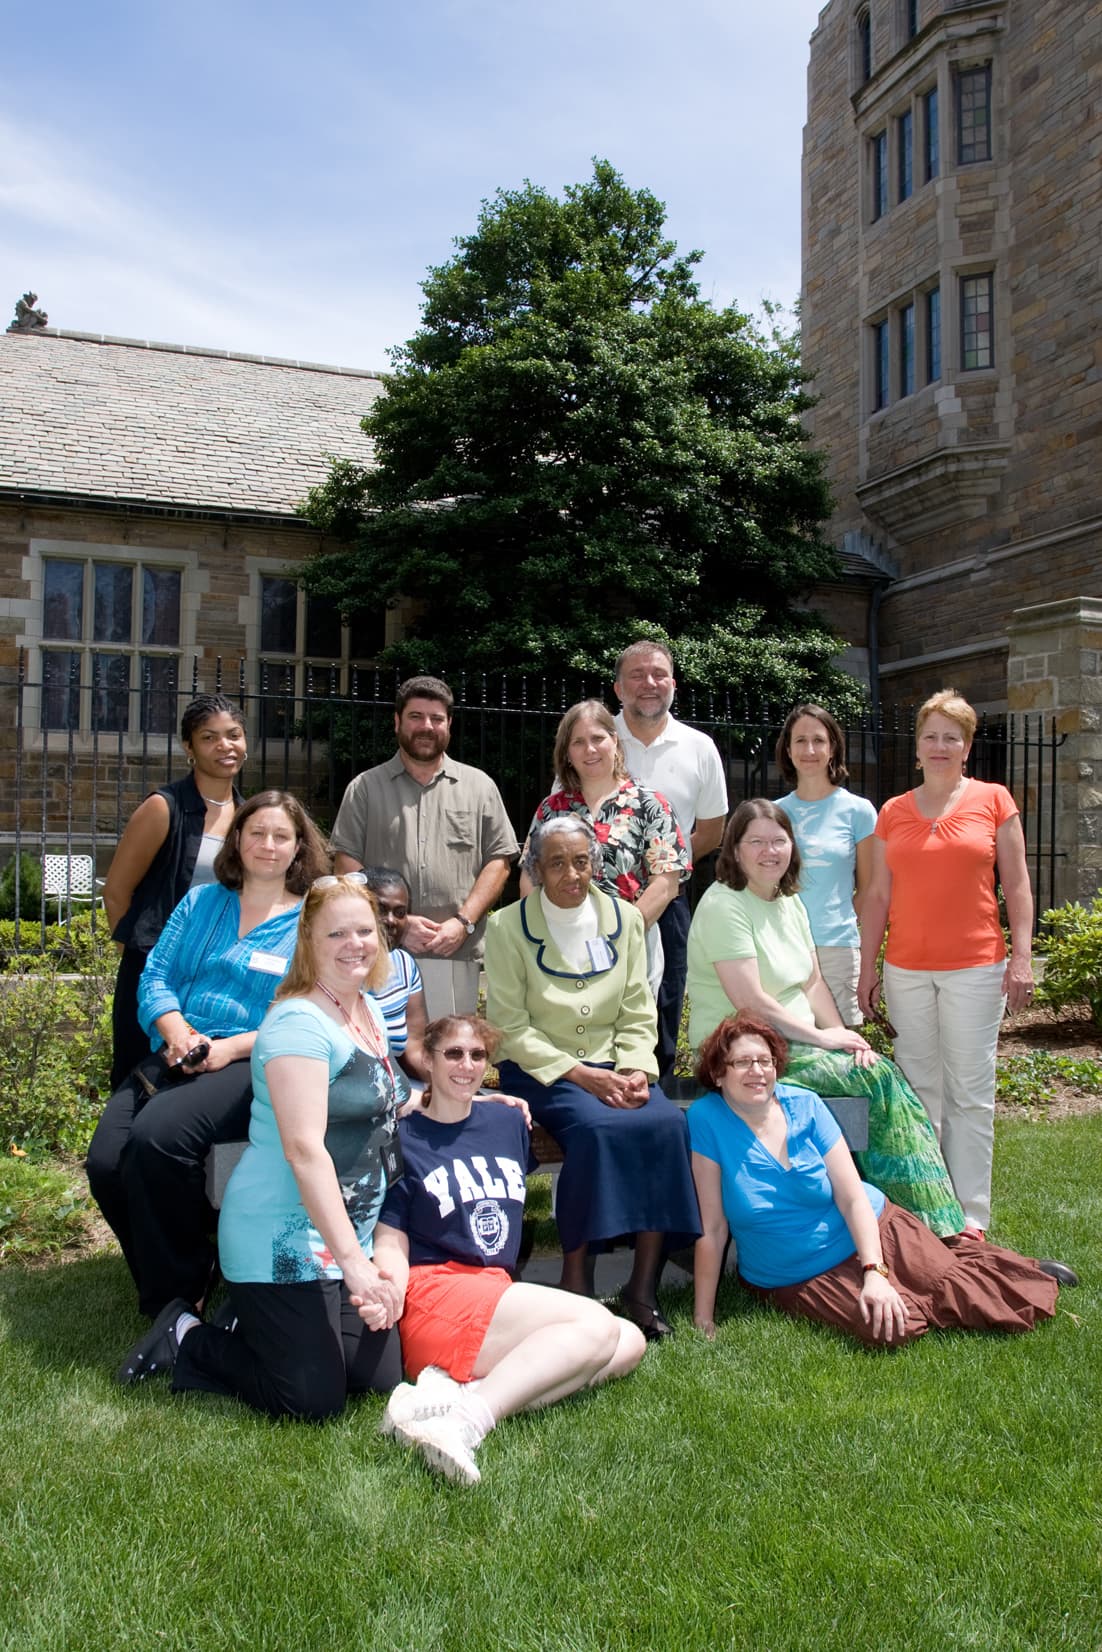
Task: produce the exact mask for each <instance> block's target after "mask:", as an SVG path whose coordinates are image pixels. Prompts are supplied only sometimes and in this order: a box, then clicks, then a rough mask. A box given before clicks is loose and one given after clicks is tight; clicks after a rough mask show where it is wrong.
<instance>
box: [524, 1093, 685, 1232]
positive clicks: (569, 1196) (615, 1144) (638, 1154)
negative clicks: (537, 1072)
mask: <svg viewBox="0 0 1102 1652" xmlns="http://www.w3.org/2000/svg"><path fill="white" fill-rule="evenodd" d="M500 1073H501V1088H502V1089H503V1090H506V1091H508V1092H509V1093H510V1094H512V1095H517V1096H523V1097H524V1099H525V1101H526V1102H527V1103H528V1105H529V1107H530V1108H531V1109H532V1117H533V1118H534V1119H535V1121H536V1123H537V1124H541V1125H542V1126H543V1128H544V1129H545V1130H546V1131H547V1132H548V1133H549V1134H550V1135H552V1136H554V1138H555V1140H556V1141H557V1142H558V1144H559V1146H560V1147H561V1148H562V1151H563V1167H562V1170H561V1172H560V1174H559V1185H558V1190H557V1193H556V1196H555V1220H556V1221H557V1223H558V1227H559V1238H560V1239H561V1241H562V1248H563V1250H564V1251H570V1250H577V1248H578V1246H579V1245H586V1244H589V1245H594V1246H599V1245H601V1244H604V1243H607V1242H608V1241H609V1240H610V1239H618V1238H620V1237H621V1236H622V1235H624V1234H633V1233H664V1234H665V1235H666V1236H667V1240H668V1242H669V1247H670V1249H673V1250H676V1249H677V1248H678V1247H679V1246H682V1245H688V1244H691V1243H692V1242H693V1240H694V1239H698V1238H699V1237H700V1211H699V1208H698V1206H697V1202H696V1189H695V1187H694V1186H693V1173H692V1164H691V1162H690V1159H689V1129H688V1125H687V1124H686V1122H685V1115H684V1113H682V1111H681V1109H680V1107H675V1106H674V1104H673V1102H672V1101H670V1100H668V1098H667V1097H666V1096H664V1095H663V1093H662V1091H661V1090H660V1089H659V1088H658V1086H657V1084H652V1085H651V1088H650V1100H649V1101H647V1102H646V1103H645V1105H644V1106H642V1107H631V1108H628V1107H606V1106H605V1104H604V1102H603V1101H598V1099H597V1097H596V1096H593V1095H590V1093H589V1091H588V1090H583V1089H581V1088H580V1087H579V1086H578V1085H577V1084H571V1083H570V1082H569V1081H568V1080H567V1079H563V1078H560V1079H558V1080H557V1081H556V1082H555V1083H554V1084H551V1085H546V1084H540V1083H538V1082H537V1081H536V1080H535V1079H534V1078H532V1077H531V1076H530V1075H529V1074H528V1073H526V1072H525V1071H524V1070H523V1068H521V1067H518V1066H517V1064H516V1062H515V1061H503V1062H502V1063H501V1067H500Z"/></svg>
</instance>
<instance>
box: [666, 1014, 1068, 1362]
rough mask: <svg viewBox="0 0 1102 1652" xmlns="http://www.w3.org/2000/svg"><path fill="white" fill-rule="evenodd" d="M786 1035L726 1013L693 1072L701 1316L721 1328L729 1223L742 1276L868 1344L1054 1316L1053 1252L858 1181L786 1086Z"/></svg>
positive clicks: (801, 1098) (800, 1095)
mask: <svg viewBox="0 0 1102 1652" xmlns="http://www.w3.org/2000/svg"><path fill="white" fill-rule="evenodd" d="M787 1058H788V1047H787V1045H786V1044H785V1041H784V1039H783V1038H782V1037H781V1036H780V1034H779V1033H778V1032H776V1031H775V1030H774V1029H773V1028H772V1027H771V1026H769V1025H768V1024H767V1023H766V1022H764V1021H756V1020H754V1019H752V1018H751V1017H750V1016H748V1015H737V1016H729V1017H728V1018H727V1020H726V1021H722V1022H721V1023H720V1025H719V1026H718V1027H717V1028H716V1029H715V1031H714V1032H712V1033H711V1034H710V1035H709V1036H708V1038H707V1039H705V1041H704V1043H703V1044H702V1045H701V1048H700V1054H699V1057H698V1060H697V1077H698V1079H699V1080H700V1082H701V1083H702V1084H706V1085H710V1086H712V1093H711V1094H710V1095H706V1096H702V1097H701V1098H700V1100H699V1101H696V1102H694V1103H693V1105H692V1106H691V1107H690V1109H689V1136H690V1139H691V1141H692V1148H693V1176H694V1179H695V1181H696V1191H697V1197H698V1198H699V1200H700V1217H701V1221H702V1223H703V1225H704V1234H703V1237H702V1238H700V1239H698V1240H697V1244H696V1255H695V1270H694V1283H695V1306H694V1320H695V1323H696V1325H697V1327H698V1328H699V1329H700V1330H702V1331H703V1332H704V1334H705V1336H707V1337H708V1338H711V1337H713V1336H714V1335H715V1320H714V1314H715V1300H716V1289H717V1286H718V1284H719V1275H720V1269H721V1266H722V1259H723V1249H724V1246H725V1244H726V1242H727V1235H728V1232H730V1234H731V1235H732V1237H733V1238H734V1240H735V1243H736V1245H737V1247H738V1267H739V1274H740V1276H741V1278H742V1280H743V1282H744V1283H745V1284H747V1285H749V1286H750V1287H751V1288H752V1289H753V1290H755V1291H757V1292H758V1293H760V1294H761V1295H762V1296H764V1297H765V1298H766V1299H767V1300H769V1301H771V1302H773V1303H774V1304H775V1305H776V1306H777V1307H778V1308H781V1309H782V1310H783V1311H784V1312H785V1313H790V1314H793V1315H796V1316H803V1317H806V1318H808V1319H817V1320H821V1321H822V1322H823V1323H824V1324H827V1325H834V1326H836V1327H838V1329H840V1330H843V1331H847V1332H848V1333H849V1334H850V1335H851V1336H855V1337H857V1338H858V1339H859V1340H860V1341H862V1342H867V1343H870V1344H873V1345H883V1344H891V1345H893V1346H899V1345H901V1344H902V1343H905V1342H912V1341H913V1340H914V1339H915V1338H916V1337H920V1336H922V1335H923V1334H924V1333H925V1332H926V1331H928V1330H929V1329H930V1327H931V1326H934V1327H936V1328H937V1329H940V1330H944V1329H947V1328H950V1327H958V1328H961V1329H969V1330H984V1331H1028V1330H1031V1329H1032V1327H1033V1325H1034V1324H1035V1323H1036V1321H1037V1320H1038V1319H1050V1318H1051V1317H1052V1314H1053V1312H1054V1303H1055V1301H1056V1294H1057V1291H1058V1289H1059V1285H1058V1281H1059V1282H1060V1283H1064V1284H1074V1283H1076V1280H1075V1276H1074V1274H1072V1272H1071V1270H1070V1269H1069V1268H1066V1267H1064V1265H1063V1264H1062V1263H1059V1262H1034V1261H1031V1260H1029V1259H1028V1258H1027V1257H1024V1256H1018V1255H1017V1254H1016V1252H1014V1251H1010V1250H1004V1249H1002V1248H1001V1247H1000V1246H997V1245H989V1244H984V1243H982V1242H980V1241H979V1240H977V1239H975V1238H973V1237H971V1236H970V1235H968V1234H953V1235H951V1236H950V1237H949V1238H948V1239H939V1238H937V1236H936V1235H935V1234H933V1233H931V1232H930V1230H929V1228H928V1227H926V1225H925V1224H924V1223H923V1222H920V1221H919V1220H918V1217H917V1216H913V1215H911V1213H910V1212H909V1211H906V1210H901V1209H900V1208H899V1206H897V1205H893V1204H892V1202H891V1201H890V1200H889V1199H886V1198H885V1196H884V1194H883V1193H881V1192H880V1190H879V1189H878V1188H875V1187H873V1186H872V1185H871V1184H870V1183H868V1182H863V1181H862V1180H861V1178H860V1176H859V1175H858V1173H857V1169H856V1167H855V1165H854V1163H853V1160H852V1159H851V1158H850V1155H849V1149H848V1148H847V1147H846V1144H845V1142H844V1141H843V1140H842V1134H841V1131H840V1130H839V1128H838V1125H837V1124H836V1123H835V1120H834V1118H833V1116H832V1114H831V1113H830V1112H829V1110H828V1109H827V1108H826V1106H825V1105H824V1104H823V1102H822V1101H820V1099H819V1097H818V1096H817V1095H815V1094H814V1092H813V1091H811V1090H805V1089H801V1088H799V1087H798V1086H796V1085H787V1084H780V1083H778V1082H777V1081H778V1079H779V1078H780V1077H781V1076H782V1075H783V1073H784V1068H785V1062H786V1061H787Z"/></svg>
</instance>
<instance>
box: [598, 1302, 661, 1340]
mask: <svg viewBox="0 0 1102 1652" xmlns="http://www.w3.org/2000/svg"><path fill="white" fill-rule="evenodd" d="M611 1306H612V1307H613V1309H614V1310H615V1311H616V1312H617V1313H619V1314H622V1315H623V1316H624V1318H625V1319H630V1320H631V1322H632V1324H633V1325H638V1327H639V1329H640V1330H641V1331H642V1333H643V1335H644V1336H645V1337H646V1339H647V1341H648V1342H660V1341H661V1340H662V1338H663V1337H672V1336H673V1326H672V1325H671V1324H670V1322H669V1320H668V1319H666V1318H665V1317H664V1315H663V1313H662V1310H661V1309H660V1308H653V1307H652V1306H651V1304H650V1303H649V1302H640V1300H639V1298H638V1297H637V1296H625V1294H624V1292H623V1291H621V1292H620V1295H619V1296H618V1297H617V1298H616V1300H615V1302H613V1303H612V1304H611Z"/></svg>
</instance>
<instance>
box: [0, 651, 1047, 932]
mask: <svg viewBox="0 0 1102 1652" xmlns="http://www.w3.org/2000/svg"><path fill="white" fill-rule="evenodd" d="M397 685H398V679H397V678H396V677H395V676H394V675H392V674H385V673H382V672H360V673H355V672H353V673H351V674H350V675H349V676H348V677H346V678H345V679H344V680H342V679H341V678H340V676H339V674H338V673H337V672H336V671H335V670H334V671H330V670H328V669H311V668H309V667H307V668H302V667H299V668H298V672H297V677H296V676H295V673H294V672H293V671H292V670H290V669H289V668H286V667H283V666H278V667H275V668H272V669H271V670H268V669H267V668H263V667H262V668H261V669H260V672H259V681H257V673H256V670H255V668H248V670H247V669H246V667H245V665H242V666H241V667H240V668H238V669H236V670H234V671H232V672H229V673H223V671H222V668H221V662H219V663H218V665H217V667H216V669H215V671H214V673H213V677H211V676H204V677H203V678H202V679H201V678H200V676H199V672H198V670H197V668H196V669H194V670H193V671H192V672H191V673H190V674H189V680H187V681H184V682H180V683H175V682H171V681H169V680H167V679H166V677H165V674H164V673H162V674H161V675H160V676H159V678H158V680H157V682H156V685H155V686H154V685H152V684H151V683H150V682H149V681H146V682H144V683H143V684H142V685H141V686H140V687H138V688H135V689H131V690H129V691H128V693H127V694H126V695H123V696H121V697H120V696H119V695H118V694H116V695H114V696H104V695H103V694H102V693H101V692H100V691H99V689H98V686H97V685H96V684H94V683H93V684H90V685H87V686H85V685H83V684H82V683H80V682H79V681H77V680H76V679H75V673H74V680H72V681H71V682H68V683H67V684H66V687H65V692H64V693H61V692H59V690H58V687H57V684H56V683H51V682H49V681H46V682H34V681H31V680H30V679H29V678H28V677H27V675H26V672H25V670H24V669H23V666H22V665H21V667H20V670H19V671H18V673H17V674H14V675H13V676H10V677H9V680H8V681H7V683H5V682H4V681H3V679H2V678H0V699H2V701H3V704H4V713H3V715H2V716H0V777H2V780H3V787H2V794H0V795H2V798H3V801H0V861H14V865H12V866H11V867H10V868H9V870H8V871H7V873H0V903H4V902H5V900H6V901H7V904H10V900H11V898H12V897H13V896H15V894H16V890H15V885H16V884H17V883H23V882H26V881H27V880H28V874H27V865H28V862H27V859H26V858H24V859H23V860H22V861H21V860H20V857H21V856H22V857H30V860H31V861H32V862H35V863H41V862H42V860H43V857H45V856H47V855H55V856H63V857H69V858H72V857H76V856H82V857H85V860H87V859H88V857H90V860H91V866H92V870H93V873H94V874H95V875H96V876H98V877H100V878H102V876H103V874H104V873H105V872H106V869H107V866H108V864H109V862H110V859H111V855H112V853H113V851H114V847H115V844H116V842H117V840H118V836H119V833H120V832H121V830H122V828H123V826H124V825H125V824H126V821H127V820H128V819H129V816H130V814H131V813H132V812H133V810H134V808H135V807H136V806H137V804H138V803H139V802H140V801H141V799H142V798H143V797H144V796H146V795H147V794H148V792H150V791H151V790H153V789H154V788H156V787H157V786H159V785H162V784H163V783H164V782H165V781H166V780H171V779H175V778H177V777H178V776H179V775H180V774H181V773H182V772H183V770H184V755H183V752H182V749H181V748H180V746H179V744H178V742H177V741H176V740H175V739H174V737H173V735H172V733H171V732H170V730H171V729H173V728H177V727H178V726H179V714H180V712H181V711H182V709H183V707H184V706H185V705H186V704H187V703H188V701H189V700H191V699H193V698H194V697H195V695H196V694H197V693H199V692H212V691H213V692H222V693H226V694H228V695H229V696H230V697H231V698H233V699H235V700H236V701H237V702H238V703H239V704H240V706H241V708H242V710H243V711H244V713H245V718H246V723H247V726H248V730H249V750H250V756H249V762H248V765H247V767H246V770H245V772H244V774H243V776H242V786H243V789H244V790H245V791H246V792H247V793H249V792H254V791H259V790H262V789H264V788H266V787H271V786H277V787H281V788H284V789H286V790H289V791H293V792H294V793H295V794H296V795H297V796H299V797H300V798H301V799H302V801H303V802H304V803H305V804H306V806H307V807H308V808H309V809H310V811H311V812H312V814H313V815H314V816H315V818H316V819H317V820H318V821H319V823H320V824H321V825H322V826H324V827H328V826H331V824H332V821H333V818H334V816H335V814H336V811H337V807H338V805H339V803H340V799H341V796H342V795H343V792H344V788H345V786H346V785H347V783H348V781H349V779H351V777H352V776H353V775H354V774H357V773H359V772H360V770H362V769H364V768H367V767H369V766H370V765H372V764H374V763H378V762H382V761H383V760H385V759H386V758H387V757H389V756H390V755H391V753H392V752H393V751H394V702H395V692H396V689H397ZM451 687H452V690H453V692H454V694H455V709H454V714H453V722H452V739H451V748H450V749H451V752H452V754H453V755H454V756H455V757H457V758H458V759H459V760H460V761H461V762H464V763H471V764H474V765H475V766H476V767H478V768H481V769H484V770H486V772H487V773H489V774H491V775H493V777H494V779H495V780H496V781H497V783H498V785H499V787H500V789H501V793H502V796H503V798H504V800H505V805H506V808H507V809H508V812H509V816H510V818H511V820H512V821H513V823H514V825H515V827H516V829H517V832H518V835H519V836H521V837H523V835H524V833H525V831H526V829H527V826H528V822H529V820H530V819H531V816H532V812H533V810H534V808H535V806H536V804H537V803H538V802H539V801H540V799H541V798H542V797H544V796H545V795H546V793H547V791H548V790H549V788H550V784H551V775H552V764H551V753H552V748H553V745H554V739H555V730H556V728H557V726H558V723H559V719H560V717H561V716H562V713H563V712H564V711H565V710H566V709H567V707H568V706H570V705H572V704H573V703H574V702H575V701H577V700H579V699H583V698H588V697H594V698H601V699H604V700H605V701H606V703H607V704H609V705H610V707H611V708H612V709H615V702H614V700H613V699H612V697H611V694H610V692H609V690H608V685H607V683H606V682H604V681H598V680H596V679H588V680H587V679H586V678H584V677H577V678H574V679H570V680H554V681H551V680H547V679H542V678H538V679H537V678H512V677H504V676H501V677H498V676H489V675H485V674H479V675H469V676H465V675H460V676H459V677H458V678H455V677H453V678H452V680H451ZM59 707H60V708H63V717H62V715H61V714H60V713H59V709H58V708H59ZM786 709H787V708H783V709H780V710H779V711H775V710H773V709H772V708H769V707H760V706H759V707H751V706H749V705H747V704H746V703H745V702H743V701H736V700H735V699H734V698H733V697H732V696H731V695H729V694H722V693H713V692H710V691H705V690H696V689H692V688H688V689H683V690H682V692H681V694H680V696H679V700H678V703H677V705H676V707H675V712H676V714H677V715H678V716H679V717H681V718H682V719H683V720H684V721H685V722H688V723H691V724H692V725H693V726H694V727H696V728H700V729H702V730H703V731H704V732H705V733H706V734H708V735H710V736H711V737H712V739H713V740H714V741H715V742H716V745H717V746H718V748H719V751H720V754H721V757H722V759H723V764H724V768H725V770H726V774H727V781H728V789H729V793H730V801H731V806H732V807H734V805H735V804H736V803H737V802H739V801H740V800H741V799H742V798H744V797H751V796H758V795H762V796H768V797H776V796H778V795H780V793H781V792H783V791H784V790H786V789H787V788H786V786H785V785H784V782H783V780H782V778H781V776H780V773H779V771H778V769H777V766H776V763H775V761H774V750H775V746H776V742H777V737H778V734H779V731H780V727H781V724H782V722H783V720H784V716H785V711H786ZM59 721H63V723H64V726H60V727H58V726H51V725H52V724H55V723H57V722H59ZM154 729H156V730H158V732H154ZM846 735H847V749H848V764H849V770H850V787H851V789H852V790H853V791H856V792H859V793H861V794H862V795H863V796H865V797H868V798H869V799H870V800H871V801H872V802H873V803H874V804H876V805H877V806H879V805H880V804H881V803H882V802H883V801H884V800H885V799H886V798H888V797H891V796H893V795H895V794H896V793H898V792H902V791H905V790H907V788H908V787H910V786H911V785H913V784H914V752H915V746H914V727H913V712H912V711H910V710H899V711H888V712H886V713H884V714H882V715H880V716H878V717H876V718H871V717H866V718H861V719H858V720H856V721H853V722H851V723H850V724H849V725H848V727H847V729H846ZM1064 739H1065V736H1064V735H1062V734H1060V733H1058V732H1057V730H1056V728H1055V724H1054V721H1053V719H1052V718H1051V717H1049V718H1046V717H1044V716H1042V715H1028V716H1009V717H999V718H983V719H982V720H981V723H980V727H979V729H978V730H977V734H976V739H975V741H974V744H973V747H972V752H971V756H970V759H969V772H970V773H972V774H975V775H976V776H978V778H980V779H983V780H997V781H1001V782H1002V783H1003V784H1005V785H1006V786H1008V787H1009V788H1010V790H1011V791H1012V792H1013V793H1014V796H1015V798H1016V799H1017V801H1018V804H1019V807H1020V808H1021V810H1022V820H1023V824H1024V826H1025V831H1026V840H1027V845H1028V852H1029V861H1030V871H1031V876H1032V879H1033V886H1034V894H1035V897H1036V906H1037V910H1038V911H1043V910H1044V909H1045V907H1046V906H1050V905H1052V904H1054V900H1055V889H1056V876H1057V863H1058V860H1059V852H1058V850H1057V847H1056V802H1057V772H1056V764H1057V752H1058V750H1059V747H1060V746H1061V745H1062V744H1063V741H1064ZM707 881H708V869H707V868H704V869H702V876H701V880H700V886H701V887H703V886H704V884H705V883H706V882H707ZM20 898H22V897H20ZM34 905H35V907H36V908H37V910H36V911H35V912H34V914H33V916H36V917H39V918H41V919H43V920H45V919H48V918H50V917H51V916H52V915H53V912H52V900H51V898H49V897H47V896H46V895H45V893H41V894H38V895H37V898H36V900H35V902H34ZM59 909H61V910H64V903H59ZM22 912H23V915H24V916H25V917H31V916H32V913H31V911H30V910H29V909H28V904H27V901H26V899H22ZM8 915H11V914H10V913H9V914H8Z"/></svg>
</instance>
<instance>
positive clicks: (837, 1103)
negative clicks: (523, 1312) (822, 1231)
mask: <svg viewBox="0 0 1102 1652" xmlns="http://www.w3.org/2000/svg"><path fill="white" fill-rule="evenodd" d="M703 1093H704V1092H703V1091H702V1090H701V1088H700V1086H699V1084H698V1083H697V1082H696V1080H695V1079H694V1078H682V1079H675V1080H674V1082H673V1083H672V1084H671V1085H670V1086H669V1088H668V1091H667V1094H668V1095H669V1098H670V1100H671V1101H675V1102H676V1103H677V1105H678V1106H679V1107H681V1108H686V1107H688V1106H689V1104H690V1102H693V1101H695V1100H696V1098H697V1096H699V1095H703ZM823 1100H824V1101H825V1102H826V1104H827V1106H828V1107H829V1108H830V1110H831V1112H832V1113H833V1114H834V1117H835V1118H836V1119H837V1121H838V1126H839V1129H840V1130H841V1132H842V1135H843V1136H844V1137H845V1140H846V1145H847V1146H848V1147H849V1148H850V1150H851V1152H854V1153H860V1152H862V1151H863V1149H864V1148H866V1147H867V1146H868V1145H869V1104H868V1101H867V1100H866V1099H865V1097H864V1096H824V1097H823ZM247 1145H248V1144H247V1143H246V1142H243V1141H226V1142H218V1143H217V1144H216V1145H215V1146H214V1147H212V1148H211V1150H210V1152H209V1153H208V1154H207V1165H206V1190H207V1198H208V1199H209V1200H210V1202H211V1204H212V1205H213V1206H214V1208H215V1210H218V1209H220V1208H221V1204H222V1195H223V1194H224V1193H225V1191H226V1183H227V1182H228V1181H229V1179H230V1173H231V1171H232V1170H233V1167H234V1165H235V1164H236V1163H237V1161H238V1159H239V1158H240V1157H241V1155H242V1153H244V1151H245V1148H246V1146H247ZM532 1150H533V1152H534V1153H535V1155H536V1158H537V1160H538V1161H539V1169H538V1170H537V1171H535V1172H533V1174H536V1175H540V1174H550V1175H551V1176H553V1177H557V1176H558V1172H559V1170H560V1169H561V1167H562V1148H561V1147H560V1146H559V1144H558V1142H557V1141H556V1140H555V1138H554V1137H553V1136H551V1135H548V1133H547V1131H546V1130H545V1129H544V1128H543V1126H542V1125H539V1124H533V1126H532ZM554 1208H555V1205H554V1185H553V1184H552V1203H551V1209H552V1212H553V1211H554Z"/></svg>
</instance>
